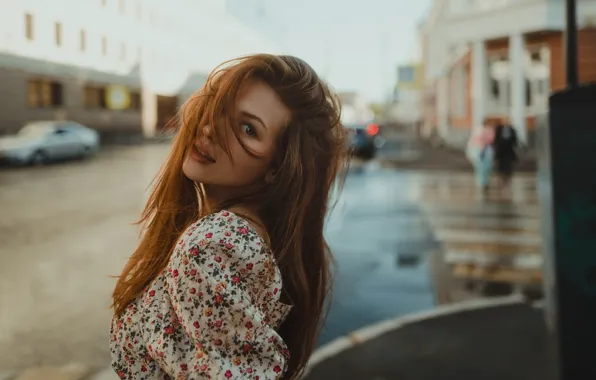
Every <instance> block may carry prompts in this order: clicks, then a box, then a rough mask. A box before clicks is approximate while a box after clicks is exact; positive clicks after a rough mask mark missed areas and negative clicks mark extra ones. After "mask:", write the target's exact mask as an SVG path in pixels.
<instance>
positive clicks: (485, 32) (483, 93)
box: [421, 0, 596, 146]
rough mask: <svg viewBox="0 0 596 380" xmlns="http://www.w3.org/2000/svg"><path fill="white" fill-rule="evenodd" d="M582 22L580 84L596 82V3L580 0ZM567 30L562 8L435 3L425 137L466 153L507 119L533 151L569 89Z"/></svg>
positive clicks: (428, 32)
mask: <svg viewBox="0 0 596 380" xmlns="http://www.w3.org/2000/svg"><path fill="white" fill-rule="evenodd" d="M577 16H578V17H577V19H578V25H579V27H580V30H579V69H580V72H579V74H580V81H582V82H588V81H596V28H595V27H596V0H577ZM564 27H565V1H564V0H435V1H434V4H433V6H432V9H431V12H430V14H429V16H428V18H427V19H426V20H425V22H424V24H423V26H422V27H421V33H422V37H423V53H422V55H423V62H424V87H425V91H426V94H425V101H426V105H425V110H426V112H425V116H426V119H425V128H424V131H425V133H426V134H427V135H430V134H433V133H436V134H437V135H439V136H440V137H441V138H443V139H444V140H445V141H446V142H447V143H449V144H451V145H457V146H461V145H463V143H464V141H465V139H466V137H467V136H468V135H469V133H470V130H471V128H472V127H474V126H479V125H481V123H482V122H483V120H484V119H485V118H488V119H493V120H495V121H497V120H500V119H503V118H505V117H509V118H510V119H511V121H512V123H513V125H514V126H515V127H516V128H517V129H518V132H519V133H518V134H519V136H520V138H521V139H522V140H524V141H528V142H530V143H531V140H532V136H533V132H534V129H535V127H536V125H537V124H538V123H540V122H541V120H544V116H545V114H546V112H547V111H548V96H549V94H550V92H551V91H552V90H557V89H561V88H563V87H565V73H564V59H563V55H564V38H563V30H564Z"/></svg>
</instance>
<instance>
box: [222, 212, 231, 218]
mask: <svg viewBox="0 0 596 380" xmlns="http://www.w3.org/2000/svg"><path fill="white" fill-rule="evenodd" d="M221 215H222V216H226V217H227V216H230V213H229V212H227V211H224V212H222V213H221Z"/></svg>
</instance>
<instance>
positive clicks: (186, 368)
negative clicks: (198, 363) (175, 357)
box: [180, 363, 188, 371]
mask: <svg viewBox="0 0 596 380" xmlns="http://www.w3.org/2000/svg"><path fill="white" fill-rule="evenodd" d="M180 369H181V370H183V371H187V370H188V365H186V364H185V363H182V364H180Z"/></svg>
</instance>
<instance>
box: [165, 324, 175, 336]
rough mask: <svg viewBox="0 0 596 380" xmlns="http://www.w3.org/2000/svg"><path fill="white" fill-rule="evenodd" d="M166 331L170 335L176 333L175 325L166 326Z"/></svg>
mask: <svg viewBox="0 0 596 380" xmlns="http://www.w3.org/2000/svg"><path fill="white" fill-rule="evenodd" d="M164 332H165V333H166V334H168V335H172V334H173V333H174V327H172V326H168V327H166V328H165V330H164Z"/></svg>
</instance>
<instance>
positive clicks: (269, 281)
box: [110, 54, 347, 380]
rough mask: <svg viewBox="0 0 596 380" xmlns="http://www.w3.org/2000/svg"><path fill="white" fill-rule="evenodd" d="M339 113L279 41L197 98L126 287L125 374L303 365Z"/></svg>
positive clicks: (116, 343)
mask: <svg viewBox="0 0 596 380" xmlns="http://www.w3.org/2000/svg"><path fill="white" fill-rule="evenodd" d="M339 114H340V112H339V104H338V101H337V97H336V96H335V95H334V94H333V93H332V92H331V91H330V90H329V88H328V87H327V85H326V84H325V83H324V82H323V81H322V80H321V79H320V78H319V77H318V76H317V74H316V73H315V72H314V71H313V69H312V68H311V67H310V66H309V65H308V64H306V63H305V62H304V61H302V60H300V59H298V58H295V57H291V56H276V55H268V54H260V55H253V56H248V57H244V58H239V59H237V60H234V61H231V62H227V63H226V64H225V65H222V66H221V67H220V68H219V69H216V71H214V72H213V73H212V74H211V75H210V76H209V79H208V80H207V83H206V84H205V86H204V87H203V88H202V89H201V90H200V91H199V92H198V93H197V94H195V95H194V96H192V97H191V98H190V99H189V100H188V101H187V102H186V103H185V104H184V106H183V107H182V109H181V113H180V126H179V131H178V133H177V134H176V137H175V139H174V142H173V147H172V150H171V153H170V155H169V157H168V159H167V161H166V163H165V164H164V166H163V168H162V170H161V172H160V173H159V175H158V176H157V178H156V181H155V187H154V189H153V192H152V194H151V196H150V198H149V200H148V203H147V205H146V207H145V210H144V212H143V214H142V218H141V223H142V224H143V226H144V230H143V235H142V239H141V241H140V244H139V246H138V248H137V249H136V251H135V252H134V253H133V255H132V256H131V257H130V259H129V261H128V263H127V264H126V266H125V267H124V270H123V271H122V274H121V276H120V277H119V279H118V282H117V284H116V287H115V289H114V293H113V308H114V311H115V313H114V318H113V320H112V324H111V334H110V339H111V342H110V343H111V352H112V367H113V368H114V370H115V371H116V372H117V373H118V375H119V376H120V377H121V378H123V379H187V378H188V379H237V378H251V379H257V378H258V379H263V380H265V379H282V378H283V379H295V378H299V377H300V376H301V374H302V373H303V372H304V369H305V366H306V364H307V361H308V359H309V357H310V355H311V353H312V351H313V349H314V347H315V345H316V342H317V335H318V332H319V329H320V327H321V325H322V322H323V315H324V312H325V309H326V300H327V299H328V297H327V296H328V291H329V289H330V285H331V279H330V260H331V258H330V252H329V251H328V245H327V243H326V241H325V239H324V237H323V225H324V223H325V219H326V213H327V210H328V209H329V207H330V205H329V204H328V200H329V195H330V190H331V188H332V187H333V186H334V184H335V182H336V180H337V178H342V177H343V176H342V175H340V174H342V173H345V171H344V170H343V169H344V167H345V166H344V164H347V148H346V146H347V144H346V138H347V135H346V131H345V129H344V128H343V127H342V126H341V123H340V117H339Z"/></svg>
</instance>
